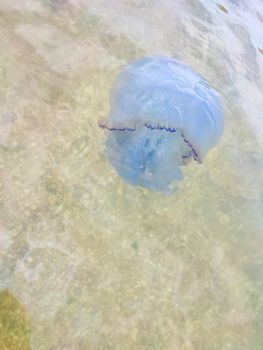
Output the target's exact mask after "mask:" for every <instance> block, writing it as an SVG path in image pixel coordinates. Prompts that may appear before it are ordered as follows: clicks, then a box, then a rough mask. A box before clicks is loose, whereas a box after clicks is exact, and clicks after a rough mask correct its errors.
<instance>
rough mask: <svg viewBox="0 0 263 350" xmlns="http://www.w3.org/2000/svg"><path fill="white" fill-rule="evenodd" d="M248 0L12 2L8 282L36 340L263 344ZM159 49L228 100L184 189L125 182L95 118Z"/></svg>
mask: <svg viewBox="0 0 263 350" xmlns="http://www.w3.org/2000/svg"><path fill="white" fill-rule="evenodd" d="M247 3H248V2H245V1H238V0H236V1H233V0H232V1H221V2H220V4H219V5H221V6H219V5H218V3H217V2H215V1H209V0H203V1H190V0H186V1H171V0H162V1H157V0H156V1H136V0H133V1H132V0H130V1H128V0H127V1H121V0H114V1H102V0H99V1H92V0H89V1H84V0H83V1H82V0H69V1H66V0H64V1H63V0H60V1H58V0H57V1H26V0H23V1H22V0H13V1H12V2H10V1H7V0H1V2H0V36H1V40H0V52H1V55H0V77H1V78H0V116H1V124H0V125H1V192H2V193H1V203H2V208H1V235H0V247H1V250H0V262H1V264H0V288H1V290H5V289H8V290H9V292H10V293H11V294H12V295H13V296H14V297H15V298H16V299H17V300H18V301H19V303H20V304H21V305H23V307H24V308H25V310H26V312H27V317H28V318H29V319H30V320H31V338H30V344H31V348H32V349H40V350H42V349H56V350H59V349H63V350H64V349H73V350H75V349H76V350H77V349H80V350H82V349H83V350H84V349H85V350H86V349H92V350H93V349H136V350H141V349H147V350H148V349H172V350H174V349H176V350H177V349H184V350H186V349H187V350H192V349H198V350H199V349H200V350H206V349H209V350H210V349H213V350H217V349H220V350H221V349H230V350H242V349H246V350H248V349H249V350H252V349H253V350H256V349H258V350H260V349H262V348H263V337H262V334H263V329H262V328H263V327H262V324H263V323H262V322H263V293H262V290H263V289H262V288H263V258H262V256H263V255H262V253H263V235H262V234H263V220H262V213H263V158H262V152H263V145H262V136H263V122H262V110H263V94H262V91H263V55H262V51H261V50H262V49H263V42H262V40H263V39H262V38H263V35H262V32H263V5H262V2H261V1H259V0H258V1H255V0H254V1H250V2H249V6H248V5H247ZM150 54H166V55H170V56H174V57H175V58H178V59H181V60H183V61H185V62H186V63H188V64H190V65H191V66H192V67H193V68H194V69H195V70H196V71H198V72H199V73H200V74H202V75H203V76H204V77H205V78H206V79H207V80H208V81H209V82H210V83H211V85H212V86H213V87H214V88H216V89H217V90H218V91H219V92H220V94H221V95H222V98H223V101H224V105H225V119H226V126H225V133H224V136H223V139H222V141H221V142H220V144H219V146H218V147H217V148H216V149H214V150H213V151H211V152H210V153H209V155H208V156H207V158H206V160H205V162H204V164H203V165H202V166H200V165H198V164H195V163H192V164H191V165H190V166H188V167H187V168H185V169H184V174H185V180H184V182H183V183H182V184H181V190H180V192H179V193H177V194H176V195H173V196H164V195H160V194H156V193H151V192H149V191H146V190H142V189H139V188H134V187H131V186H129V185H126V184H124V183H123V182H122V181H121V180H120V179H119V177H118V176H117V175H116V173H115V172H114V171H113V169H112V168H111V166H110V165H109V164H108V163H107V162H106V161H105V159H104V155H103V150H104V142H105V138H106V135H105V133H104V132H103V131H102V130H101V129H100V128H98V126H97V122H98V119H99V117H101V116H105V115H107V112H108V94H109V89H110V87H111V83H112V81H113V79H114V77H115V75H116V74H117V73H118V72H119V70H120V69H121V67H122V66H123V65H124V64H125V63H126V62H127V61H129V60H131V59H134V58H137V57H142V56H145V55H150ZM0 312H1V311H0ZM10 314H11V312H10ZM5 315H6V314H5ZM10 317H11V316H10ZM27 336H28V335H27V334H25V337H27ZM20 337H21V335H20ZM0 344H1V340H0Z"/></svg>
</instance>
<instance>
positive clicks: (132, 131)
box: [99, 56, 224, 192]
mask: <svg viewBox="0 0 263 350" xmlns="http://www.w3.org/2000/svg"><path fill="white" fill-rule="evenodd" d="M99 125H100V126H101V127H102V128H105V129H107V130H109V131H110V134H109V136H108V140H107V143H106V147H107V156H108V158H109V160H110V161H111V163H112V164H113V166H114V167H115V169H116V170H117V172H118V173H119V175H120V176H121V177H122V178H123V179H125V180H126V181H127V182H129V183H130V184H132V185H140V186H143V187H146V188H148V189H151V190H154V191H163V192H168V191H169V190H170V189H171V183H172V182H173V181H174V180H181V179H182V172H181V171H180V169H179V167H180V166H182V165H184V164H186V163H187V161H188V160H189V159H190V158H193V159H195V160H196V161H198V162H201V160H203V159H204V156H205V155H206V154H207V152H208V151H209V150H210V149H211V148H212V147H214V146H215V145H216V144H217V143H218V141H219V139H220V137H221V136H222V133H223V128H224V121H223V109H222V105H221V101H220V99H219V96H218V94H217V93H216V92H215V91H214V90H213V89H212V88H211V87H210V86H209V84H208V83H207V82H206V81H205V80H204V79H202V78H201V77H200V76H199V75H197V74H196V73H195V72H194V71H193V70H192V69H191V68H190V67H188V66H187V65H186V64H183V63H182V62H180V61H178V60H175V59H172V58H168V57H164V56H152V57H148V58H143V59H140V60H137V61H135V62H133V63H131V64H129V65H127V66H126V67H125V68H124V69H123V70H122V71H121V73H120V74H119V75H118V77H117V79H116V80H115V82H114V84H113V87H112V91H111V99H110V114H109V117H108V121H106V122H105V121H101V122H100V124H99Z"/></svg>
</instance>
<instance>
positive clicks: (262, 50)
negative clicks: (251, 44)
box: [258, 47, 263, 55]
mask: <svg viewBox="0 0 263 350" xmlns="http://www.w3.org/2000/svg"><path fill="white" fill-rule="evenodd" d="M258 52H259V53H261V55H263V49H261V48H260V47H258Z"/></svg>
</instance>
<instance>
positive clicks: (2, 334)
mask: <svg viewBox="0 0 263 350" xmlns="http://www.w3.org/2000/svg"><path fill="white" fill-rule="evenodd" d="M30 326H31V325H30V322H29V320H28V319H27V316H26V311H25V309H24V307H23V306H22V305H21V304H20V303H19V301H18V300H17V299H16V298H15V297H14V296H13V295H12V294H11V293H10V292H8V291H3V292H1V293H0V349H1V350H30V349H31V348H30V345H29V336H30V328H31V327H30Z"/></svg>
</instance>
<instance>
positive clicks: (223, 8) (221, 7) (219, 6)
mask: <svg viewBox="0 0 263 350" xmlns="http://www.w3.org/2000/svg"><path fill="white" fill-rule="evenodd" d="M217 7H218V8H219V10H221V11H223V12H225V13H228V10H227V9H226V8H225V6H223V5H221V4H217Z"/></svg>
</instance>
